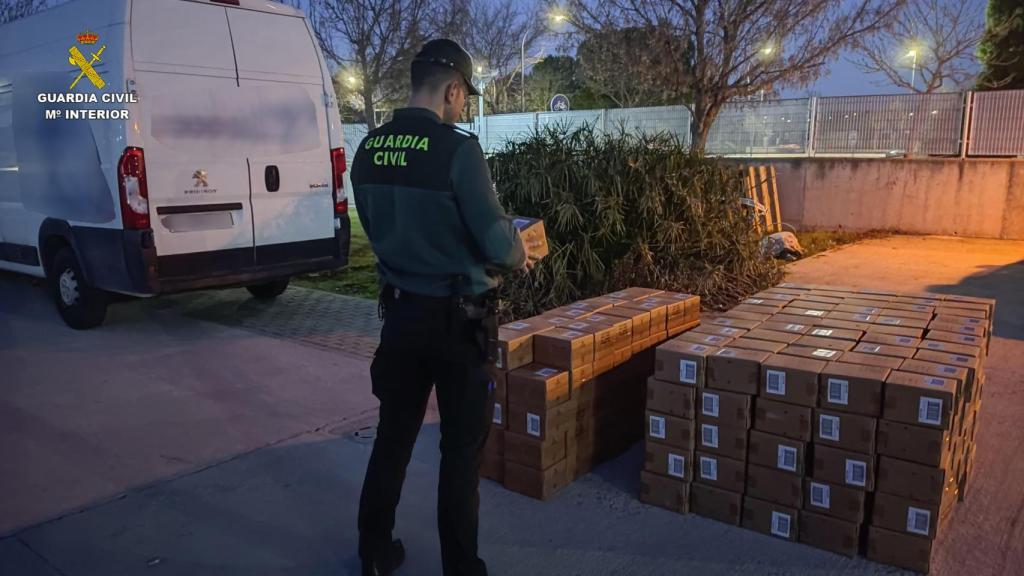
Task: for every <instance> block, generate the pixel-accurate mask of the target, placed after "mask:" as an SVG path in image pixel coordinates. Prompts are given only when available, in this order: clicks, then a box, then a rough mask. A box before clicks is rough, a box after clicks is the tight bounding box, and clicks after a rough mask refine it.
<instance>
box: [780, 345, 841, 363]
mask: <svg viewBox="0 0 1024 576" xmlns="http://www.w3.org/2000/svg"><path fill="white" fill-rule="evenodd" d="M779 354H785V355H786V356H799V357H800V358H810V359H811V360H823V361H826V362H835V361H837V360H840V359H842V357H843V355H844V354H847V352H843V351H842V350H838V349H835V348H811V347H810V346H799V345H796V344H790V345H789V346H786V347H785V348H783V349H782V350H781V351H780V352H779Z"/></svg>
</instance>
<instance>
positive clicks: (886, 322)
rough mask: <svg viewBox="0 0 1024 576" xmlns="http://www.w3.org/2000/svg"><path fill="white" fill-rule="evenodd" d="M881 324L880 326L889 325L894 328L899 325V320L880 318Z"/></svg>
mask: <svg viewBox="0 0 1024 576" xmlns="http://www.w3.org/2000/svg"><path fill="white" fill-rule="evenodd" d="M881 322H882V324H890V325H893V326H895V325H897V324H899V323H900V319H899V318H882V320H881Z"/></svg>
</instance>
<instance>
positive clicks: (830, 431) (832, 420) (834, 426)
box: [818, 414, 839, 442]
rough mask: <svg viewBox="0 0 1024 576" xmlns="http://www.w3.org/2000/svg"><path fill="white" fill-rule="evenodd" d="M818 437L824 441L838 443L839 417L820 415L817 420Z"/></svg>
mask: <svg viewBox="0 0 1024 576" xmlns="http://www.w3.org/2000/svg"><path fill="white" fill-rule="evenodd" d="M818 436H819V437H820V438H824V439H825V440H831V441H833V442H839V417H838V416H829V415H827V414H820V415H819V418H818Z"/></svg>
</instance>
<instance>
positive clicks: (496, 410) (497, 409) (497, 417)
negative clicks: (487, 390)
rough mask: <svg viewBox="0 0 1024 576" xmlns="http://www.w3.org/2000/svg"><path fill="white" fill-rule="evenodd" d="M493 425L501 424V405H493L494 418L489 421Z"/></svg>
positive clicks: (497, 403)
mask: <svg viewBox="0 0 1024 576" xmlns="http://www.w3.org/2000/svg"><path fill="white" fill-rule="evenodd" d="M491 421H492V422H494V423H495V424H501V403H500V402H495V403H494V417H493V418H492V419H491Z"/></svg>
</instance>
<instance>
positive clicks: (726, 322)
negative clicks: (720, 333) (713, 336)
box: [715, 318, 732, 326]
mask: <svg viewBox="0 0 1024 576" xmlns="http://www.w3.org/2000/svg"><path fill="white" fill-rule="evenodd" d="M715 324H721V325H722V326H729V325H730V324H732V320H729V319H728V318H718V319H717V320H715Z"/></svg>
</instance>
